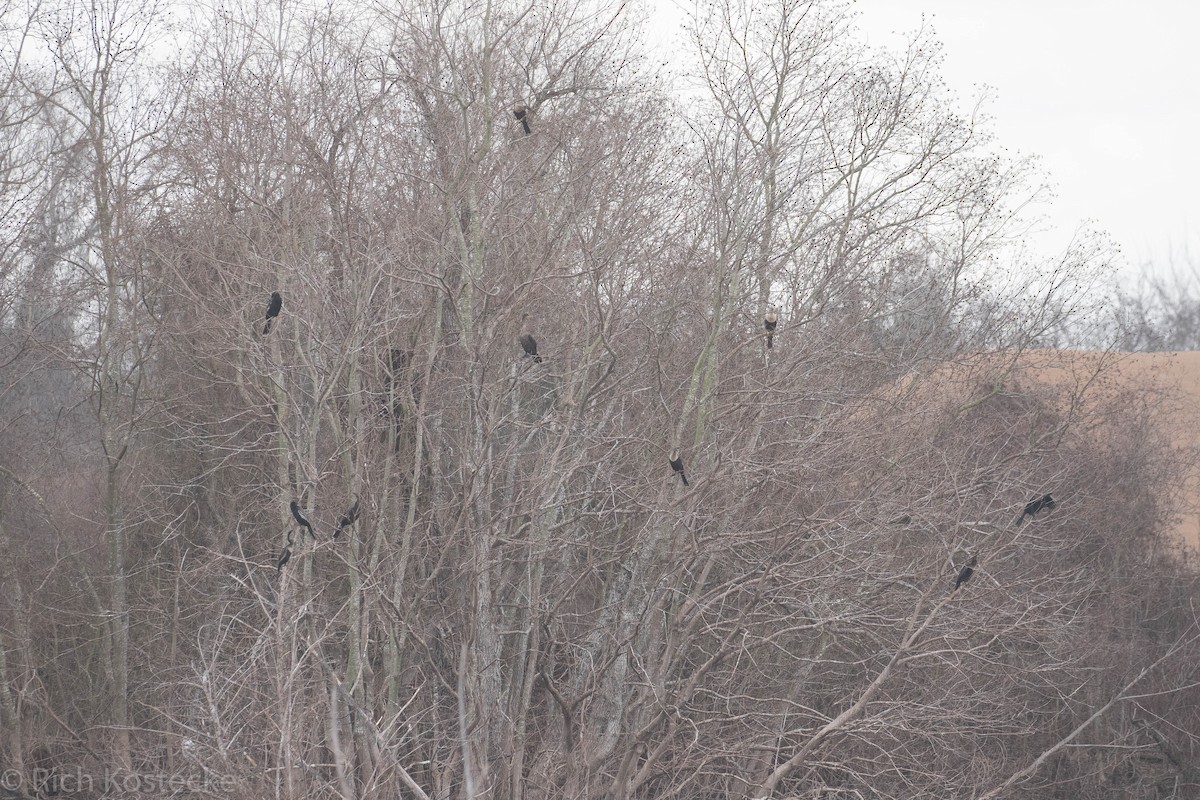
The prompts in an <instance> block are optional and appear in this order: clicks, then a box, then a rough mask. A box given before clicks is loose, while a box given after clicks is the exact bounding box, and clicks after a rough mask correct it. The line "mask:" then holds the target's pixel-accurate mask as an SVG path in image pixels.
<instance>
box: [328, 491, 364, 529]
mask: <svg viewBox="0 0 1200 800" xmlns="http://www.w3.org/2000/svg"><path fill="white" fill-rule="evenodd" d="M358 509H359V497H358V495H354V505H352V506H350V510H349V511H347V512H346V513H345V514H342V518H341V519H339V520H338V523H337V527H336V528H334V529H333V538H335V539H336V538H337V537H338V534H339V533H341V532H342V528H349V527H350V526H351V525H353V524H354V523H355V522H358Z"/></svg>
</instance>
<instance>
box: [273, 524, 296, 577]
mask: <svg viewBox="0 0 1200 800" xmlns="http://www.w3.org/2000/svg"><path fill="white" fill-rule="evenodd" d="M291 560H292V531H291V530H290V529H289V530H288V535H287V544H285V545H284V546H283V552H282V553H280V554H279V560H278V561H276V562H275V574H276V575H278V574H279V573H281V572H283V568H284V567H285V566H287V562H289V561H291Z"/></svg>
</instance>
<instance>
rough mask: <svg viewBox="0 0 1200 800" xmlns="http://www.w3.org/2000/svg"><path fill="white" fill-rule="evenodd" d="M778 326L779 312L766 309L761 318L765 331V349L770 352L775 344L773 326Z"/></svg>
mask: <svg viewBox="0 0 1200 800" xmlns="http://www.w3.org/2000/svg"><path fill="white" fill-rule="evenodd" d="M778 324H779V312H778V311H776V310H775V309H774V308H770V309H767V315H766V316H765V317H763V327H764V328H766V330H767V349H768V350H770V349H771V347H772V346H773V343H774V342H775V326H777V325H778Z"/></svg>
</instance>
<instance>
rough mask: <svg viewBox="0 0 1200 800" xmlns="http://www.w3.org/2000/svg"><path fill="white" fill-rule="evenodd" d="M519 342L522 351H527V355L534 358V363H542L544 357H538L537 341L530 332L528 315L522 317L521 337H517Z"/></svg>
mask: <svg viewBox="0 0 1200 800" xmlns="http://www.w3.org/2000/svg"><path fill="white" fill-rule="evenodd" d="M517 341H518V342H520V343H521V349H522V350H524V351H525V355H527V356H533V363H535V364H540V363H542V357H541V356H539V355H538V351H537V340H536V339H534V338H533V334H532V333H530V332H529V315H528V314H524V315H523V316H522V317H521V335H520V336H518V337H517Z"/></svg>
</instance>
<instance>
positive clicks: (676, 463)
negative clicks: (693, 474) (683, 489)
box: [667, 454, 688, 486]
mask: <svg viewBox="0 0 1200 800" xmlns="http://www.w3.org/2000/svg"><path fill="white" fill-rule="evenodd" d="M667 462H668V463H669V464H670V465H671V469H672V470H673V471H675V472H678V473H679V478H680V480H682V481H683V485H684V486H687V485H688V479H687V475H685V474H684V472H683V456H681V455H679V454H674V455H672V456H671V458H669V459H667Z"/></svg>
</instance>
